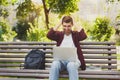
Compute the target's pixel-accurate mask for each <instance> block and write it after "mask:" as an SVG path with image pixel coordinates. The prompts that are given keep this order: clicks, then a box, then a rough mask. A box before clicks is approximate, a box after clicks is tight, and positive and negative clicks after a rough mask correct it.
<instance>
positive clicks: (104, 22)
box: [89, 17, 113, 41]
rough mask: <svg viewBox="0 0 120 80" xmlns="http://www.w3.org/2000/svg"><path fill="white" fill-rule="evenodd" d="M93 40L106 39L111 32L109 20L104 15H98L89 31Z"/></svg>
mask: <svg viewBox="0 0 120 80" xmlns="http://www.w3.org/2000/svg"><path fill="white" fill-rule="evenodd" d="M89 32H90V34H91V37H92V39H93V40H96V41H108V40H109V39H110V37H111V35H112V33H113V31H112V27H111V26H110V21H109V19H108V18H106V17H103V18H102V17H98V18H96V20H95V23H94V25H93V28H91V30H90V31H89Z"/></svg>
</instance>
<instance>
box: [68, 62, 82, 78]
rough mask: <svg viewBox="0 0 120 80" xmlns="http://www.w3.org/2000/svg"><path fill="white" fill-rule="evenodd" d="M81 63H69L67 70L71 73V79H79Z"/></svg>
mask: <svg viewBox="0 0 120 80" xmlns="http://www.w3.org/2000/svg"><path fill="white" fill-rule="evenodd" d="M79 66H80V63H77V62H69V63H68V64H67V71H68V73H69V80H79V77H78V68H79Z"/></svg>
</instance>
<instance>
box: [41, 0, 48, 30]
mask: <svg viewBox="0 0 120 80" xmlns="http://www.w3.org/2000/svg"><path fill="white" fill-rule="evenodd" d="M42 3H43V7H44V13H45V23H46V27H47V29H49V17H48V16H49V10H48V9H47V7H46V4H45V0H42Z"/></svg>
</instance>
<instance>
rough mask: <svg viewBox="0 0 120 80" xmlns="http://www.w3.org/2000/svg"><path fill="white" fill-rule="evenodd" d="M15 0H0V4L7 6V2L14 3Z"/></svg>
mask: <svg viewBox="0 0 120 80" xmlns="http://www.w3.org/2000/svg"><path fill="white" fill-rule="evenodd" d="M15 2H17V0H0V5H3V6H7V5H9V4H14V3H15Z"/></svg>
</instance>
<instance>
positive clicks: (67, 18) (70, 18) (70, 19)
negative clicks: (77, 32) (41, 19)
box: [62, 16, 73, 25]
mask: <svg viewBox="0 0 120 80" xmlns="http://www.w3.org/2000/svg"><path fill="white" fill-rule="evenodd" d="M63 22H65V23H69V22H71V23H72V25H73V19H72V17H71V16H64V17H63V18H62V24H63Z"/></svg>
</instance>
